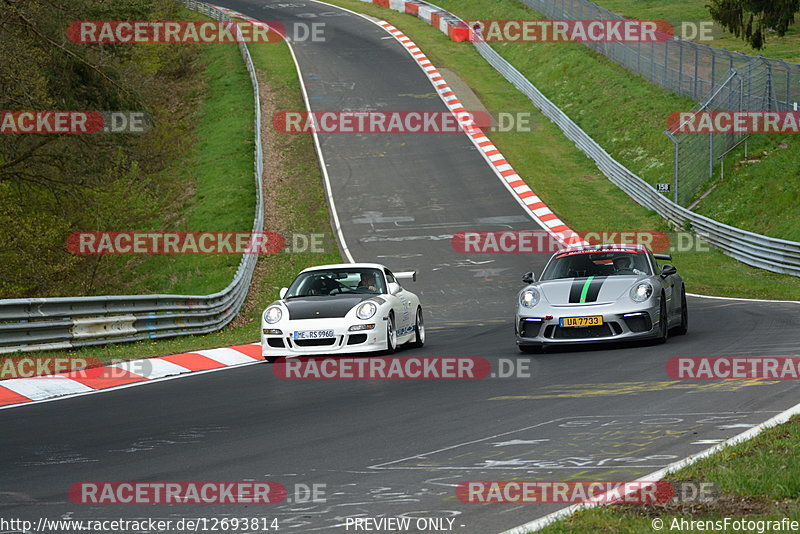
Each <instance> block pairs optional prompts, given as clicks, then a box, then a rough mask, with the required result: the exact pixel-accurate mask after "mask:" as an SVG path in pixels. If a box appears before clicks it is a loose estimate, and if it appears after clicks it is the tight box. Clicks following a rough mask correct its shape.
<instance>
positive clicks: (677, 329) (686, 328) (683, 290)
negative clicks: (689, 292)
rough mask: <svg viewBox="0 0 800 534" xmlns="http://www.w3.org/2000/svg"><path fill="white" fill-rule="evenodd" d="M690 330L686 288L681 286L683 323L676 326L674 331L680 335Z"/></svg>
mask: <svg viewBox="0 0 800 534" xmlns="http://www.w3.org/2000/svg"><path fill="white" fill-rule="evenodd" d="M688 331H689V308H687V307H686V288H685V287H682V288H681V324H680V326H676V327H675V328H674V329H673V330H672V332H673V333H674V334H676V335H678V336H685V335H686V332H688Z"/></svg>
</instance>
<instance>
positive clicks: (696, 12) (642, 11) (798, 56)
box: [595, 0, 800, 63]
mask: <svg viewBox="0 0 800 534" xmlns="http://www.w3.org/2000/svg"><path fill="white" fill-rule="evenodd" d="M595 3H596V4H598V5H599V6H600V7H603V8H605V9H608V10H610V11H613V12H615V13H619V14H620V15H623V16H625V17H628V18H632V19H643V20H668V21H670V22H672V23H673V26H674V27H675V31H676V32H678V31H680V22H681V21H691V22H701V21H708V22H711V21H712V19H711V15H709V13H708V8H706V2H697V1H696V0H669V2H665V1H664V0H597V1H596V2H595ZM795 20H797V17H795ZM712 36H713V40H711V41H705V40H704V41H699V40H697V39H695V41H696V42H699V43H701V44H706V45H709V46H713V47H716V48H727V49H728V50H733V51H735V52H742V53H743V54H748V55H751V56H758V55H763V56H766V57H771V58H776V59H782V60H784V61H787V62H789V63H800V21H798V22H796V23H795V25H794V26H790V27H789V31H787V32H786V35H784V36H783V37H779V36H778V35H777V34H775V33H767V41H766V46H765V47H764V48H763V49H761V50H755V49H754V48H753V47H751V46H750V45H748V44H747V43H746V42H745V41H743V40H741V39H740V38H738V37H736V36H735V35H733V34H732V33H729V32H727V31H725V30H723V29H722V27H721V26H720V25H719V24H717V23H715V26H714V31H713V32H712Z"/></svg>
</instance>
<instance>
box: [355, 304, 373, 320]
mask: <svg viewBox="0 0 800 534" xmlns="http://www.w3.org/2000/svg"><path fill="white" fill-rule="evenodd" d="M377 311H378V307H377V306H376V305H375V303H374V302H362V303H361V304H359V306H358V309H357V310H356V317H358V318H359V319H369V318H370V317H372V316H373V315H375V312H377Z"/></svg>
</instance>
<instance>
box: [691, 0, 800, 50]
mask: <svg viewBox="0 0 800 534" xmlns="http://www.w3.org/2000/svg"><path fill="white" fill-rule="evenodd" d="M707 7H708V9H709V12H710V13H711V17H712V18H713V19H714V20H715V21H717V22H719V23H720V24H722V26H723V27H724V28H725V29H726V30H728V31H729V32H731V33H733V34H734V35H735V36H736V37H740V38H742V39H743V40H744V41H746V42H747V43H749V44H750V46H752V47H753V48H755V49H756V50H761V49H762V48H763V47H764V43H765V40H766V33H767V32H768V31H774V32H775V33H777V34H778V35H779V36H781V37H783V36H784V35H785V34H786V30H788V29H789V26H791V25H792V24H794V21H795V16H796V15H797V13H798V12H800V0H711V4H708V5H707Z"/></svg>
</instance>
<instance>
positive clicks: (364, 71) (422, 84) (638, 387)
mask: <svg viewBox="0 0 800 534" xmlns="http://www.w3.org/2000/svg"><path fill="white" fill-rule="evenodd" d="M219 3H221V4H222V5H224V6H225V7H229V8H231V9H235V10H237V11H240V12H242V13H244V14H246V15H249V16H252V17H255V18H258V19H261V20H278V21H281V22H283V23H284V24H291V23H292V22H295V21H304V22H308V21H313V20H318V21H324V22H325V23H326V24H328V25H330V27H331V30H332V33H331V38H330V40H329V41H327V42H324V43H313V42H303V43H295V45H294V50H295V53H296V55H297V59H298V62H299V64H300V70H301V72H302V75H303V78H304V80H305V85H306V89H307V91H308V95H309V100H310V103H311V106H312V108H313V109H315V110H319V111H321V110H349V109H376V110H440V111H444V110H445V109H446V108H445V106H444V104H443V103H442V102H441V100H440V99H439V98H438V96H436V94H435V92H434V89H433V87H432V86H431V85H430V83H429V82H428V80H427V78H426V77H425V75H424V74H423V72H422V70H421V69H420V68H419V67H418V66H417V65H416V63H415V62H414V61H413V60H412V59H411V57H410V56H409V55H408V53H407V52H405V51H404V50H403V48H402V47H401V46H400V45H399V43H397V42H396V41H395V40H394V39H393V38H388V37H389V34H387V33H386V32H385V31H384V30H382V29H381V28H379V27H378V26H376V25H374V24H372V23H371V22H369V21H367V20H364V19H363V18H361V17H357V16H354V15H352V14H350V13H347V12H344V11H341V10H339V9H336V8H333V7H328V6H323V5H320V4H316V3H314V2H309V1H305V0H299V1H294V2H288V1H287V2H278V1H272V0H258V1H237V0H220V2H219ZM320 144H321V147H322V151H323V154H324V158H325V162H326V165H327V167H326V168H327V172H328V175H329V177H330V181H331V186H332V192H333V197H334V199H335V202H336V207H337V212H338V215H339V218H340V220H341V224H342V229H343V233H344V236H345V241H346V244H347V246H348V247H349V249H350V251H351V253H352V255H353V257H354V258H355V260H356V261H377V262H381V263H385V264H386V265H388V266H390V267H391V268H392V269H393V270H395V271H403V270H409V269H416V270H417V271H418V272H419V276H418V281H417V282H410V281H409V282H407V283H406V284H405V285H406V287H408V289H410V290H411V291H415V292H417V293H418V294H419V295H420V296H421V299H422V302H423V305H424V306H425V316H426V323H427V326H428V341H427V344H426V345H425V347H424V348H422V349H403V350H401V351H400V352H399V353H398V355H399V356H475V357H483V358H486V359H488V360H489V361H490V362H492V366H493V371H494V374H495V376H494V377H493V378H492V377H490V378H486V379H483V380H419V381H413V380H411V381H401V380H385V381H360V380H281V379H278V378H276V377H275V375H274V372H273V368H272V366H270V365H269V364H266V363H263V364H262V363H258V364H254V365H248V366H244V367H238V368H233V369H228V370H224V371H220V372H212V373H202V374H196V375H193V376H189V377H186V378H181V379H176V380H161V381H154V382H153V383H150V384H147V385H144V386H140V387H132V388H127V389H118V390H114V391H107V392H102V393H98V394H93V395H87V396H81V397H75V398H70V399H65V400H60V401H56V402H47V403H41V404H36V405H31V406H22V407H19V408H13V409H6V410H0V429H2V433H1V434H0V466H2V469H0V517H3V518H7V519H8V518H24V519H29V520H33V521H36V520H37V519H38V518H39V517H47V518H50V519H58V518H67V519H86V518H96V519H97V518H103V519H114V518H123V519H133V518H162V519H172V520H178V519H180V518H186V517H190V518H197V517H204V518H218V519H221V518H277V519H278V521H279V526H280V530H279V531H278V532H332V533H340V532H341V533H344V532H367V531H366V530H355V529H354V527H353V526H349V527H348V526H347V519H348V518H351V519H352V518H375V519H377V518H381V517H401V518H402V517H406V518H413V519H414V520H416V519H417V518H431V519H439V520H441V522H440V523H439V522H430V523H428V528H427V529H425V530H420V529H417V528H416V527H415V528H411V529H408V530H402V531H395V530H371V532H413V533H423V534H428V533H431V532H456V533H463V534H491V533H499V532H502V531H504V530H506V529H509V528H512V527H514V526H517V525H520V524H522V523H525V522H528V521H530V520H532V519H535V518H537V517H541V516H543V515H545V514H547V513H549V512H552V511H555V510H557V509H559V508H561V507H563V505H561V504H492V505H481V504H465V503H462V502H460V501H459V500H458V499H457V498H456V495H455V488H456V486H457V485H458V484H459V483H460V482H462V481H469V480H509V479H512V478H514V479H528V480H553V481H557V480H576V479H577V480H630V479H634V478H638V477H641V476H643V475H646V474H647V473H650V472H653V471H655V470H658V469H660V468H662V467H664V466H665V465H667V464H669V463H671V462H674V461H676V460H678V459H681V458H684V457H686V456H687V455H691V454H694V453H697V452H700V451H702V450H704V449H706V448H708V447H709V446H711V445H712V444H714V443H718V442H719V441H721V440H724V439H726V438H729V437H731V436H734V435H736V434H738V433H740V432H742V431H744V430H746V429H748V428H750V427H752V426H754V425H757V424H759V423H761V422H762V421H764V420H766V419H768V418H770V417H772V416H773V415H775V414H776V413H778V412H780V411H783V410H785V409H787V408H789V407H791V406H793V405H794V404H796V403H797V402H798V400H800V394H799V393H800V391H799V390H798V385H797V383H796V382H794V381H782V382H780V381H767V380H738V381H708V380H706V381H702V380H698V381H673V380H671V379H670V378H669V376H667V374H666V372H665V365H666V362H667V360H668V359H669V358H671V357H676V356H751V355H752V356H789V355H796V354H798V353H800V350H798V340H800V335H798V331H800V318H799V315H800V314H798V310H799V309H800V308H799V307H798V306H797V305H795V304H789V303H787V304H780V303H778V304H776V303H758V302H744V301H728V300H710V299H701V298H690V299H689V308H690V316H691V323H690V332H689V334H688V335H686V336H680V337H672V338H670V340H669V341H668V342H667V343H666V344H664V345H653V344H647V343H641V344H636V345H627V346H613V347H609V346H602V347H582V348H574V349H558V350H552V351H548V352H547V353H544V354H537V355H525V354H520V353H519V352H518V351H517V348H516V345H515V343H514V330H513V314H514V309H515V296H516V292H517V291H518V289H519V288H520V287H521V286H522V283H521V281H520V278H521V276H522V274H523V273H524V272H526V271H529V270H533V271H536V272H537V273H539V272H541V269H542V267H543V264H544V261H545V260H546V259H547V255H515V254H500V255H480V254H474V255H466V254H461V253H459V252H456V251H455V250H454V249H453V248H452V247H451V244H450V236H451V235H452V234H453V233H456V232H458V231H462V230H501V229H513V230H533V229H539V227H538V226H537V225H536V224H535V223H534V221H533V220H531V219H530V217H529V216H528V215H527V214H526V212H525V211H524V210H523V208H522V207H521V206H520V205H519V204H518V203H517V202H516V201H515V200H514V199H513V198H512V196H511V195H510V194H509V193H508V192H507V190H506V189H505V187H504V186H503V185H502V184H501V182H500V181H499V180H498V178H497V177H496V176H495V174H494V172H493V171H492V170H491V169H490V167H489V166H488V165H487V164H486V162H485V161H484V159H483V158H482V157H481V155H480V154H479V153H478V152H477V150H476V149H475V148H474V147H473V145H472V144H471V142H470V141H469V139H468V138H467V137H466V136H465V135H461V134H446V135H436V134H429V135H386V134H371V135H345V134H339V135H335V134H331V135H322V136H320ZM555 208H556V209H557V208H558V207H557V206H556V207H555ZM677 267H678V269H679V270H680V265H678V266H677ZM688 289H689V291H691V289H692V288H688ZM256 336H257V333H256V332H254V333H253V337H254V338H255V337H256ZM509 369H510V370H511V371H509V374H511V375H512V376H510V377H502V376H499V375H501V374H504V371H508V370H509ZM86 481H134V482H164V481H184V482H191V481H195V482H198V481H257V482H265V481H273V482H280V483H281V484H283V485H284V486H286V487H287V488H288V489H289V490H290V499H289V501H286V502H284V503H281V504H276V505H193V504H185V505H180V504H179V505H169V506H167V505H156V506H144V505H81V504H75V503H74V502H72V501H71V500H70V498H69V496H68V491H69V488H70V486H71V485H73V484H75V483H78V482H86ZM313 485H318V486H317V488H318V490H319V491H321V492H322V494H321V495H318V497H319V498H318V499H317V500H316V502H306V499H305V498H304V497H305V496H306V495H305V491H304V488H306V487H310V486H313ZM290 501H291V502H290ZM447 519H452V520H453V523H452V526H449V525H450V523H449V522H448V521H446V520H447ZM412 524H414V523H412ZM373 526H374V524H373ZM5 531H6V532H18V530H14V529H10V528H8V529H5ZM144 531H146V532H155V531H152V530H144ZM173 531H174V530H173ZM228 531H231V530H230V529H229V530H228ZM239 531H240V532H263V531H265V530H264V529H253V530H247V529H245V530H239Z"/></svg>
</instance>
